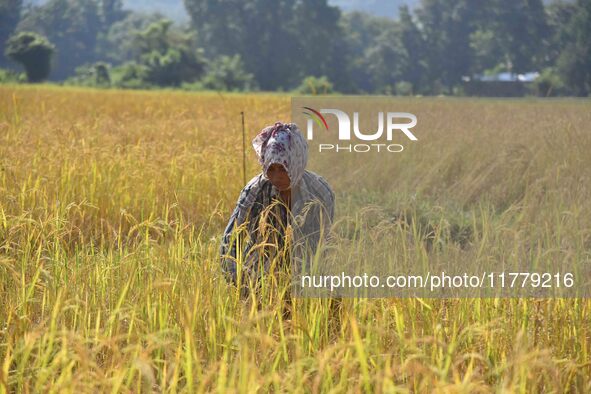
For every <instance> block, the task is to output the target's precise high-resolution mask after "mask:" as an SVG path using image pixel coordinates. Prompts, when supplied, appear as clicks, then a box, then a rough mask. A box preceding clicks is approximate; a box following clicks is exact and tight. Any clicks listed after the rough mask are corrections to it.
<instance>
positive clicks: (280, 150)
mask: <svg viewBox="0 0 591 394" xmlns="http://www.w3.org/2000/svg"><path fill="white" fill-rule="evenodd" d="M252 146H253V147H254V150H255V151H256V153H257V156H258V157H259V162H260V163H261V165H262V166H263V175H264V177H265V178H266V177H267V175H266V174H267V170H268V169H269V167H270V166H271V164H273V163H278V164H282V165H283V167H285V170H286V171H287V174H288V175H289V181H290V187H292V188H293V187H294V186H295V185H297V184H298V183H299V182H300V180H301V179H302V176H303V175H304V171H305V170H306V164H307V163H308V143H307V141H306V139H305V138H304V136H303V134H302V132H301V131H300V129H299V128H298V126H297V125H296V124H295V123H281V122H275V124H274V125H273V126H268V127H265V128H264V129H263V130H261V132H260V133H259V134H258V135H257V136H256V137H255V138H254V139H253V140H252Z"/></svg>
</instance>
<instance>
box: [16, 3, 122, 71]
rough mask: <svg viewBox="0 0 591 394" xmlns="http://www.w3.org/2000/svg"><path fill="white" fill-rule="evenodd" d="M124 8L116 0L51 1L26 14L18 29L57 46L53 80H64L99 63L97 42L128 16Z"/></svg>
mask: <svg viewBox="0 0 591 394" xmlns="http://www.w3.org/2000/svg"><path fill="white" fill-rule="evenodd" d="M121 7H122V5H121V2H120V1H116V0H48V1H47V2H46V3H44V4H42V5H41V6H35V7H33V8H32V9H31V10H30V11H29V12H27V13H26V14H25V15H24V17H23V19H22V20H21V22H20V23H19V25H18V27H17V30H18V31H34V32H37V33H39V34H42V35H44V36H46V37H47V38H48V39H49V40H50V41H51V42H52V43H53V44H54V45H55V46H56V49H57V53H56V59H55V69H54V72H52V77H53V78H55V79H61V80H63V79H65V78H67V77H68V76H71V75H73V74H74V73H75V70H76V68H77V67H79V66H81V65H84V64H92V63H95V62H96V61H98V60H100V58H99V55H98V53H97V42H98V40H99V39H100V37H101V36H102V35H104V34H106V33H107V31H108V29H109V27H110V25H111V24H112V23H114V22H115V21H117V20H119V19H120V18H123V17H124V16H125V14H126V12H125V11H123V10H122V8H121Z"/></svg>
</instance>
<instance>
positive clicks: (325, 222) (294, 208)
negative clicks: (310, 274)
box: [220, 170, 335, 284]
mask: <svg viewBox="0 0 591 394" xmlns="http://www.w3.org/2000/svg"><path fill="white" fill-rule="evenodd" d="M279 201H280V200H279V191H278V190H277V188H275V186H273V184H271V182H270V181H269V180H268V179H266V178H265V177H264V176H263V173H260V174H258V175H257V176H255V177H254V178H252V179H251V180H250V181H249V182H248V183H247V184H246V186H245V187H244V188H243V189H242V191H241V192H240V196H239V198H238V202H237V203H236V207H235V208H234V211H233V212H232V215H231V216H230V220H229V221H228V224H227V225H226V229H225V230H224V234H223V236H222V242H221V246H220V260H221V267H222V271H223V273H224V274H225V276H226V279H227V280H228V281H231V282H232V283H234V284H235V283H236V276H237V260H238V259H239V256H237V249H238V245H239V244H241V245H243V247H241V248H240V249H242V253H243V255H242V256H241V257H242V261H243V264H242V266H243V270H244V271H245V273H247V274H255V275H258V274H260V268H261V267H260V263H259V257H260V256H261V254H262V255H264V259H263V260H264V265H263V268H264V270H265V271H267V270H268V268H269V264H270V260H271V259H272V257H273V255H274V253H277V252H278V251H280V250H281V248H282V247H283V246H284V237H285V233H286V230H287V228H289V227H291V230H292V231H293V233H292V234H293V240H294V243H293V245H294V247H292V248H291V251H288V252H289V254H288V255H289V256H290V257H289V258H290V259H291V260H292V261H295V262H296V263H297V264H299V266H298V267H297V268H300V269H301V268H305V267H307V266H308V264H309V263H308V262H307V261H306V262H304V257H303V256H304V254H303V250H304V249H303V248H307V247H310V248H311V251H312V252H314V251H315V250H316V248H317V245H318V243H319V242H320V236H321V234H323V235H324V236H325V237H328V236H329V234H330V227H331V225H332V222H333V220H334V204H335V194H334V192H333V190H332V189H331V187H330V185H329V184H328V183H327V182H326V180H325V179H324V178H323V177H321V176H320V175H318V174H316V173H314V172H312V171H308V170H305V171H304V175H303V177H302V179H301V180H300V182H299V183H298V184H297V185H296V186H295V187H293V188H292V191H291V210H290V211H288V210H287V209H286V207H285V205H284V204H281V203H280V202H279ZM240 228H241V230H240V231H238V230H239V229H240ZM244 233H246V234H244ZM244 235H247V236H246V237H244ZM262 243H263V244H265V245H264V246H263V247H261V246H260V244H262ZM256 244H259V246H257V248H253V246H255V245H256ZM269 245H272V246H269ZM302 264H305V267H302Z"/></svg>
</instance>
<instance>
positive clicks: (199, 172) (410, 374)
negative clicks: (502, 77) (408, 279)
mask: <svg viewBox="0 0 591 394" xmlns="http://www.w3.org/2000/svg"><path fill="white" fill-rule="evenodd" d="M396 103H397V104H399V110H403V111H407V112H412V113H414V114H416V115H417V117H418V121H419V123H418V125H417V127H416V128H415V129H414V130H415V131H416V134H417V136H418V137H419V141H418V143H416V144H413V145H411V146H409V148H408V149H407V150H405V151H404V152H403V153H401V154H397V155H394V156H391V157H388V158H387V159H384V157H381V158H375V159H372V160H364V159H362V158H360V157H359V156H356V157H354V158H353V157H351V158H346V157H345V156H342V155H341V156H338V157H337V156H334V155H333V156H330V155H324V156H322V155H311V159H310V164H309V169H311V170H313V171H315V172H317V173H319V174H321V175H323V176H324V177H325V178H326V179H327V180H328V181H329V183H330V184H331V185H332V187H333V189H334V190H335V193H336V210H335V223H334V232H335V237H336V241H337V246H338V247H337V248H336V249H337V253H339V254H341V255H342V256H357V257H359V258H361V257H363V256H365V257H366V258H379V256H386V255H387V256H390V257H392V258H394V260H395V261H396V259H399V260H400V261H403V260H404V261H405V262H406V263H409V262H411V263H412V262H413V261H416V262H417V263H419V262H421V261H425V260H426V261H429V260H437V259H453V260H454V261H456V262H458V263H459V264H466V265H469V264H478V263H479V262H483V261H487V262H489V263H493V264H494V263H496V262H498V263H501V262H511V261H513V260H517V259H522V258H542V257H543V258H552V259H555V260H556V261H565V260H567V261H572V262H573V263H579V264H591V102H589V101H588V100H587V101H584V100H569V99H564V100H534V99H522V100H490V99H489V100H485V99H451V98H397V99H396ZM241 111H244V112H245V119H246V132H247V145H248V146H247V147H248V148H249V150H248V152H247V153H248V154H247V162H246V170H247V171H246V172H247V179H250V178H251V177H252V176H254V175H256V174H257V173H258V172H259V171H260V168H259V164H258V162H257V161H256V156H255V154H254V151H253V150H252V149H251V148H250V145H249V144H248V143H249V141H250V140H251V139H252V138H253V137H254V136H255V135H256V134H257V133H258V132H259V131H260V129H262V128H263V127H264V126H267V125H269V124H272V123H274V122H275V121H276V120H283V121H287V120H289V119H290V116H291V113H290V112H291V109H290V96H288V95H281V94H219V93H183V92H173V91H151V92H148V91H145V92H144V91H117V90H90V89H73V88H63V87H52V86H28V87H21V86H10V85H4V86H1V87H0V393H12V392H24V393H34V392H76V393H87V392H88V393H98V392H101V393H102V392H112V393H119V392H156V393H159V392H232V393H242V392H300V393H317V392H335V393H336V392H355V393H357V392H370V393H374V392H375V393H395V392H396V393H397V392H401V393H404V392H413V393H415V392H445V393H454V392H462V393H491V392H494V393H498V392H518V393H529V392H555V393H563V392H569V393H570V392H591V299H585V298H578V299H577V298H561V299H554V298H549V299H534V298H482V299H481V298H457V299H455V298H454V299H431V298H377V299H352V298H343V299H340V300H335V299H326V298H325V299H323V298H294V299H292V300H291V303H289V304H288V306H287V308H289V313H287V314H286V313H284V309H285V308H286V304H285V303H284V298H285V297H284V296H285V293H286V289H287V287H286V285H285V283H284V282H282V281H281V280H278V281H276V282H273V283H272V285H270V286H268V288H267V290H266V291H265V292H264V293H263V294H262V295H261V296H260V298H258V299H255V298H254V297H248V298H241V297H240V296H239V294H238V292H237V291H236V289H235V288H234V287H231V286H229V285H228V284H226V282H225V280H224V278H223V276H222V275H221V272H220V267H219V256H218V249H219V243H220V236H221V233H222V231H223V229H224V226H225V224H226V222H227V220H228V218H229V216H230V213H231V212H232V209H233V208H234V205H235V203H236V200H237V198H238V193H239V192H240V190H241V189H242V187H243V186H244V181H243V174H242V135H241V119H240V112H241ZM335 161H336V162H339V165H335V164H334V163H335ZM368 171H369V172H368ZM368 173H370V174H373V176H367V174H368ZM401 212H404V213H406V214H408V215H410V216H412V217H413V218H414V219H415V220H414V221H413V223H418V227H417V225H415V226H410V227H409V226H406V227H405V226H400V225H394V224H391V225H390V224H388V223H392V221H391V220H388V219H389V218H392V217H396V215H399V214H400V213H401ZM425 229H430V230H429V231H426V230H425ZM454 229H455V230H454ZM458 229H460V230H461V231H457V230H458ZM384 234H386V235H387V236H384ZM433 243H436V244H437V245H439V246H438V247H437V248H433V247H430V246H429V245H432V244H433Z"/></svg>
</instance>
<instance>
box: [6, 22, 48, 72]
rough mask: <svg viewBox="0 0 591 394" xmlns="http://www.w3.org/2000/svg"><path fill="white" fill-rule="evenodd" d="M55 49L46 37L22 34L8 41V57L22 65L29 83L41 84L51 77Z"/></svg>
mask: <svg viewBox="0 0 591 394" xmlns="http://www.w3.org/2000/svg"><path fill="white" fill-rule="evenodd" d="M54 49H55V48H54V46H53V45H52V44H51V43H50V42H49V41H48V40H47V39H46V38H45V37H43V36H41V35H39V34H36V33H33V32H22V33H18V34H16V35H14V36H12V37H10V39H8V41H7V45H6V56H8V57H9V58H11V59H12V60H14V61H16V62H18V63H20V64H22V66H23V67H24V69H25V72H26V73H27V79H28V81H29V82H40V81H43V80H44V79H46V78H47V77H48V76H49V72H50V71H51V55H52V54H53V52H54Z"/></svg>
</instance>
